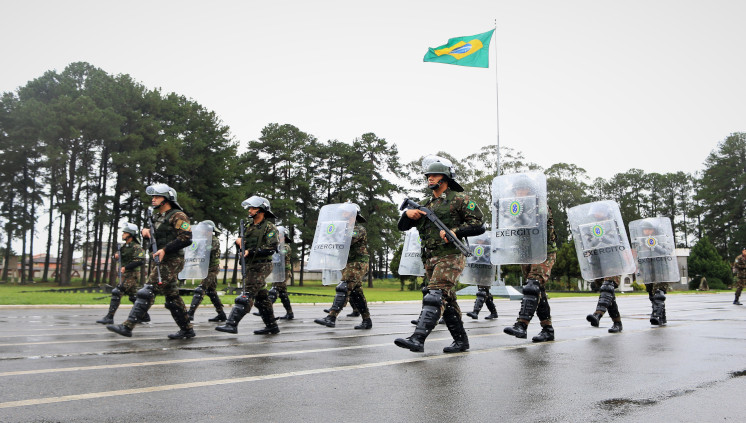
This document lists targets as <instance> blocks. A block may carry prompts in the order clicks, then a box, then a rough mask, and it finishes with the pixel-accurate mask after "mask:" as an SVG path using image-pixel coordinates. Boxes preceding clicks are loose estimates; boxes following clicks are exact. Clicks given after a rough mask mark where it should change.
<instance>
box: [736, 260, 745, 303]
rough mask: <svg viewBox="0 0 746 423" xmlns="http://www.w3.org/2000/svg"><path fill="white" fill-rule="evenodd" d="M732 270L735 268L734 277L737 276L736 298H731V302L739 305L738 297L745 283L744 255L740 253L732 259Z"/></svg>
mask: <svg viewBox="0 0 746 423" xmlns="http://www.w3.org/2000/svg"><path fill="white" fill-rule="evenodd" d="M733 270H735V272H736V277H737V278H738V280H737V282H736V298H735V300H733V304H737V305H741V302H740V301H738V299H739V298H740V297H741V291H743V287H744V285H746V256H744V255H743V254H741V255H739V256H738V257H736V259H735V260H733Z"/></svg>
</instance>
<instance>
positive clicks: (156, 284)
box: [107, 208, 194, 339]
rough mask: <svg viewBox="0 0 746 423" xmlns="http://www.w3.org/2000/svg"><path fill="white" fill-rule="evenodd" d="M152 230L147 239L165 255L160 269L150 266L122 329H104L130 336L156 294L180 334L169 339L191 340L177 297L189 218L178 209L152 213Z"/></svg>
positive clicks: (189, 238) (189, 240) (189, 234)
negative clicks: (150, 268) (164, 299)
mask: <svg viewBox="0 0 746 423" xmlns="http://www.w3.org/2000/svg"><path fill="white" fill-rule="evenodd" d="M153 226H154V229H155V233H151V234H150V235H151V237H154V238H155V241H156V242H157V245H158V248H159V249H161V250H163V251H164V252H165V255H164V256H163V259H162V260H161V262H160V265H154V266H153V268H152V270H151V272H150V276H149V277H148V282H147V283H146V284H145V286H143V288H142V289H140V290H139V291H137V299H136V300H135V305H134V306H133V307H132V310H131V311H130V315H129V317H127V320H126V321H125V322H124V323H123V324H122V325H121V326H123V327H119V328H117V327H115V326H114V325H110V326H107V329H109V330H111V331H113V332H117V333H120V334H122V335H125V336H131V332H132V329H133V328H134V327H135V325H136V324H137V323H138V322H139V321H140V318H141V317H142V316H144V315H145V314H146V313H147V311H148V310H149V309H150V307H151V306H152V305H153V302H154V301H155V296H156V295H158V294H161V295H164V296H165V297H166V308H167V309H168V310H169V311H170V312H171V316H172V317H173V319H174V321H175V322H176V324H177V325H179V328H180V332H179V333H178V334H174V335H169V338H172V339H182V338H185V337H187V338H191V337H193V336H194V331H193V329H192V324H191V322H189V315H188V314H187V310H186V306H185V305H184V301H183V300H182V299H181V296H179V285H178V284H179V281H178V276H177V275H178V274H179V272H180V271H181V269H183V268H184V251H183V249H184V248H185V247H186V246H188V245H189V244H191V243H192V229H191V226H190V225H189V218H188V217H187V215H186V214H185V213H184V212H183V211H181V210H180V209H179V208H172V209H170V210H167V211H166V212H165V213H161V212H159V211H156V212H155V213H154V214H153ZM159 269H160V279H161V280H160V281H159V280H158V271H159Z"/></svg>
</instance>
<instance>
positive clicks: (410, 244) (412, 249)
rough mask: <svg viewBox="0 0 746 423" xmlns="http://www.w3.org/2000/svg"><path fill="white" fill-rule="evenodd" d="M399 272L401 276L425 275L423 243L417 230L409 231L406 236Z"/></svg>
mask: <svg viewBox="0 0 746 423" xmlns="http://www.w3.org/2000/svg"><path fill="white" fill-rule="evenodd" d="M398 272H399V274H400V275H411V276H424V275H425V265H424V264H423V263H422V241H420V233H419V232H418V231H417V229H416V228H412V229H410V230H408V231H407V232H406V234H405V235H404V246H403V248H402V252H401V259H400V261H399V270H398Z"/></svg>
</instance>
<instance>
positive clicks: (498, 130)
mask: <svg viewBox="0 0 746 423" xmlns="http://www.w3.org/2000/svg"><path fill="white" fill-rule="evenodd" d="M492 35H494V37H495V39H494V40H492V42H493V43H494V44H495V114H496V119H495V122H496V125H497V175H496V176H500V102H499V101H498V99H499V95H498V94H499V89H498V83H497V18H495V31H494V32H493V33H492ZM493 207H494V206H493ZM496 225H497V222H492V230H493V231H494V230H495V226H496ZM501 281H502V278H501V277H500V265H499V264H498V265H497V282H498V284H499V283H500V282H501Z"/></svg>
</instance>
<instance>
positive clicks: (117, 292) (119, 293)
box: [111, 287, 122, 298]
mask: <svg viewBox="0 0 746 423" xmlns="http://www.w3.org/2000/svg"><path fill="white" fill-rule="evenodd" d="M111 296H112V297H119V298H122V291H120V290H119V288H118V287H115V288H114V289H112V290H111Z"/></svg>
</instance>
